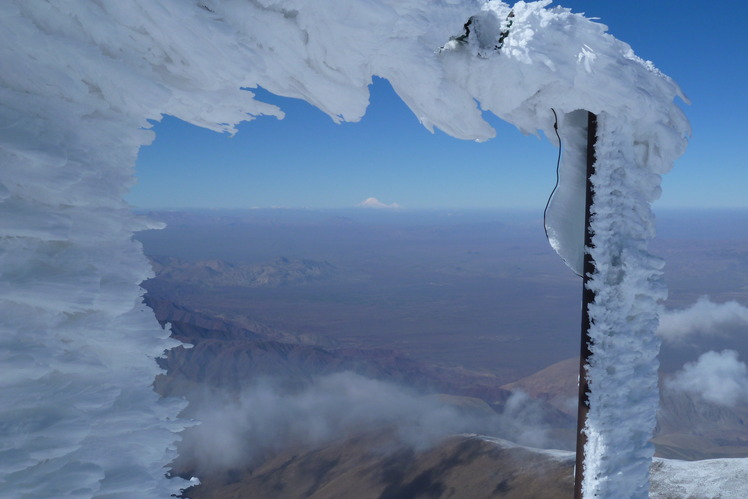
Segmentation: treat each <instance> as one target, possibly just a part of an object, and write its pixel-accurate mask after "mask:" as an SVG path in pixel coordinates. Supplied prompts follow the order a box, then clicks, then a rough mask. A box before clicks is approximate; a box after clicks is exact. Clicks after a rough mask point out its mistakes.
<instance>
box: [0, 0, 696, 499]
mask: <svg viewBox="0 0 748 499" xmlns="http://www.w3.org/2000/svg"><path fill="white" fill-rule="evenodd" d="M469 20H472V22H471V23H470V25H469V28H470V30H469V32H467V31H468V30H467V29H466V25H467V24H468V21H469ZM509 21H511V23H510V22H509ZM373 75H377V76H381V77H383V78H386V79H387V80H389V82H390V83H391V84H392V86H393V88H394V89H395V91H396V92H397V93H398V95H399V96H400V97H401V98H402V99H403V101H405V103H406V104H407V105H408V106H409V107H410V109H411V110H412V111H413V112H414V113H415V115H416V116H417V117H418V118H419V119H420V121H421V123H423V125H424V126H425V127H426V128H428V129H430V130H433V128H434V127H438V128H440V129H441V130H443V131H444V132H446V133H448V134H450V135H453V136H455V137H457V138H460V139H472V140H488V139H490V138H491V137H492V136H493V135H494V131H493V129H492V128H491V127H490V126H489V125H488V124H487V123H486V122H485V121H484V120H483V118H482V113H483V111H490V112H492V113H494V114H495V115H497V116H499V117H500V118H502V119H504V120H506V121H508V122H510V123H513V124H514V125H515V126H516V127H517V128H518V129H519V130H520V131H521V132H523V133H538V131H540V132H542V133H544V134H545V135H546V136H548V137H549V138H550V140H552V141H553V140H554V134H553V133H552V130H553V128H552V127H553V114H552V112H551V109H552V108H553V109H555V111H556V113H557V114H558V115H559V117H560V129H559V130H560V133H561V134H562V138H563V139H564V142H565V144H566V145H567V146H566V153H565V155H564V159H563V163H562V171H561V177H562V183H561V186H560V188H559V190H558V191H557V194H556V197H555V198H554V205H553V210H552V214H551V216H550V217H549V225H550V227H549V229H550V233H551V235H552V237H553V239H554V240H555V241H556V249H557V250H558V251H559V252H560V253H561V255H562V256H563V257H564V258H565V259H566V260H567V261H569V262H572V265H573V261H574V259H575V258H576V257H577V256H578V253H579V244H578V243H577V242H575V237H576V236H575V235H574V234H575V233H576V232H580V231H581V229H580V228H579V224H580V223H581V222H576V221H575V220H576V218H575V215H573V213H575V212H576V211H577V210H578V209H579V207H578V199H577V194H576V190H575V189H577V187H576V182H577V181H578V173H577V171H576V169H577V168H578V167H579V165H578V164H577V163H578V158H577V153H576V152H575V151H576V148H577V147H578V146H579V145H578V141H577V140H576V138H575V137H576V136H577V135H578V133H579V123H578V122H577V119H576V118H575V117H576V116H577V113H578V111H580V110H589V111H592V112H595V113H598V114H606V115H609V116H615V117H625V118H626V120H627V127H626V130H627V131H630V136H628V135H627V136H626V137H625V139H626V144H630V150H631V151H633V152H632V154H633V155H634V156H635V157H633V158H632V161H634V162H636V163H637V164H638V165H640V166H641V168H642V169H643V171H645V172H646V173H647V174H650V175H653V176H656V175H657V174H658V173H662V172H665V171H667V170H668V169H669V168H670V167H671V165H672V163H673V160H674V159H675V158H676V157H678V156H679V155H680V154H681V153H682V152H683V150H684V147H685V143H686V136H687V135H688V123H687V121H686V119H685V118H684V116H683V114H682V113H681V111H680V109H679V108H678V107H677V106H676V105H675V104H674V102H673V100H674V98H675V97H676V96H678V95H680V91H679V89H678V87H677V86H676V85H675V84H674V83H673V82H672V81H671V80H670V79H669V78H667V77H666V76H664V75H662V74H661V73H660V72H658V71H657V70H656V69H655V68H654V67H653V66H652V65H651V64H650V63H647V62H644V61H642V60H640V59H639V58H637V57H636V56H635V55H634V54H633V52H632V51H631V49H630V48H629V47H628V46H627V45H626V44H624V43H622V42H620V41H618V40H616V39H614V38H613V37H611V36H609V35H608V34H606V33H605V27H604V26H603V25H601V24H598V23H595V22H592V21H590V20H588V19H585V18H584V17H583V16H581V15H577V14H572V13H570V12H569V11H568V10H566V9H563V8H560V7H555V8H551V7H549V2H548V1H543V2H534V3H524V2H519V3H517V4H516V5H514V6H513V7H510V6H508V5H506V4H503V3H501V2H496V1H491V2H487V3H484V2H481V1H477V0H469V1H457V0H438V1H432V0H316V1H313V2H312V1H308V0H303V1H302V0H286V1H273V0H159V1H158V2H154V1H152V0H130V1H127V2H115V1H110V2H99V1H94V0H77V1H70V0H49V1H45V2H42V1H26V0H7V1H4V2H2V3H0V209H2V219H1V221H0V238H1V239H0V272H1V274H2V280H1V281H0V332H1V334H2V336H1V340H0V362H2V366H3V373H4V375H3V376H2V379H0V480H2V481H1V482H0V490H2V491H3V493H4V494H5V493H6V492H7V494H6V495H8V496H9V497H63V496H66V497H68V496H69V497H104V496H106V497H165V496H168V494H169V493H172V492H175V491H177V490H178V489H179V487H180V486H182V484H180V483H179V482H176V481H171V482H170V481H167V480H163V479H162V475H163V469H162V466H164V465H166V464H167V463H168V462H169V459H170V456H171V455H172V454H173V449H172V450H169V449H170V446H171V443H172V442H173V440H174V435H173V434H172V431H177V430H178V429H179V428H180V427H181V424H180V423H179V422H178V421H176V422H175V420H174V416H175V414H176V413H177V411H178V404H177V406H175V405H174V404H172V403H169V402H168V401H158V400H157V399H156V396H155V394H154V393H153V392H152V391H151V388H150V386H151V381H152V379H153V377H154V376H155V374H157V373H158V368H157V367H156V364H155V362H154V357H156V356H158V355H160V354H161V353H162V352H163V350H164V349H166V348H169V347H170V346H171V345H172V344H173V342H172V341H171V340H168V339H167V338H166V336H168V332H164V331H161V330H160V328H159V327H158V325H157V323H156V321H155V319H154V318H153V316H152V314H151V313H150V312H149V311H148V310H147V309H145V308H144V307H143V306H142V304H141V303H140V296H141V293H142V290H141V289H140V288H139V286H138V284H139V283H140V282H141V281H142V280H143V279H145V278H147V277H148V276H149V275H150V270H149V267H148V264H147V261H146V260H145V258H144V257H143V255H142V251H141V248H140V247H139V245H138V244H137V243H135V242H133V241H132V239H131V236H132V233H133V231H136V230H140V229H143V228H145V227H148V226H150V225H149V223H148V222H146V221H143V220H140V219H139V218H137V217H135V216H134V215H133V214H132V213H131V211H130V209H129V207H128V206H127V205H126V203H124V202H123V200H122V197H123V195H124V194H125V193H126V192H127V190H128V189H129V188H130V186H131V185H132V184H133V182H134V164H135V160H136V157H137V153H138V150H139V148H140V147H141V146H142V145H144V144H148V143H149V142H150V141H151V140H152V138H153V134H152V132H150V131H149V130H148V129H149V128H150V122H149V120H158V119H160V118H161V116H162V115H164V114H168V115H172V116H175V117H177V118H180V119H182V120H185V121H187V122H189V123H192V124H195V125H199V126H202V127H206V128H209V129H212V130H216V131H225V132H229V133H233V132H234V131H235V128H234V127H235V125H236V124H237V123H239V122H241V121H243V120H248V119H252V117H253V116H256V115H260V114H266V115H275V116H278V117H282V115H283V114H282V111H281V110H279V109H278V108H276V107H274V106H272V105H268V104H266V103H262V102H259V101H257V100H255V99H254V96H253V94H252V92H251V91H247V90H242V89H243V88H244V89H247V88H249V89H251V88H254V87H257V86H262V87H264V88H266V89H268V90H270V91H271V92H274V93H276V94H278V95H283V96H289V97H297V98H301V99H304V100H306V101H308V102H310V103H312V104H313V105H315V106H317V107H318V108H319V109H321V110H322V111H324V112H325V113H327V114H328V115H330V116H331V117H332V119H333V120H336V121H357V120H359V119H360V118H361V116H362V115H363V114H364V112H365V110H366V107H367V105H368V100H369V93H368V85H369V84H370V82H371V79H372V76H373ZM478 103H479V104H478ZM479 105H480V107H479ZM627 133H629V132H627ZM289 140H293V138H292V137H289ZM627 147H628V146H627ZM627 150H628V149H627ZM492 161H494V162H495V158H492ZM499 163H501V162H500V161H499ZM504 167H506V168H507V169H509V168H516V166H515V165H514V164H506V165H504ZM549 174H551V173H550V172H549ZM658 189H659V187H658V182H643V183H642V184H641V189H640V190H639V191H637V192H638V195H640V196H641V198H642V199H643V200H644V201H647V200H652V199H654V198H655V197H656V196H657V195H658Z"/></svg>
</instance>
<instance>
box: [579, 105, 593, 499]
mask: <svg viewBox="0 0 748 499" xmlns="http://www.w3.org/2000/svg"><path fill="white" fill-rule="evenodd" d="M596 139H597V116H596V115H595V114H594V113H590V112H588V113H587V181H586V184H585V210H584V228H585V230H584V247H585V248H590V247H591V246H592V230H591V229H590V214H591V211H592V194H593V192H592V176H593V175H594V174H595V143H596ZM594 271H595V262H594V260H593V259H592V254H591V253H590V252H589V251H585V252H584V271H583V275H582V279H583V281H582V282H583V285H582V341H581V348H580V354H579V407H578V410H577V462H576V467H575V468H574V499H581V498H582V480H583V477H584V446H585V444H586V443H587V438H586V436H585V433H584V425H585V423H586V421H587V413H588V412H589V407H590V405H589V404H590V402H589V383H588V381H587V364H588V363H589V360H590V356H591V355H592V352H591V350H590V344H591V342H592V338H591V337H590V314H589V305H590V304H591V303H593V302H594V301H595V293H594V291H592V290H591V289H590V288H589V287H588V286H587V281H588V280H589V278H590V276H591V275H592V273H593V272H594Z"/></svg>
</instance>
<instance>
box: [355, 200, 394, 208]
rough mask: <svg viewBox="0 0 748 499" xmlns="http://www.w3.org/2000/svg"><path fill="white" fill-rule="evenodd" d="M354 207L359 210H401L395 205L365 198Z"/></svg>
mask: <svg viewBox="0 0 748 499" xmlns="http://www.w3.org/2000/svg"><path fill="white" fill-rule="evenodd" d="M356 206H359V207H361V208H388V209H398V208H402V206H400V205H399V204H397V203H392V204H386V203H383V202H381V201H380V200H378V199H377V198H366V199H364V200H363V201H361V202H360V203H358V204H357V205H356Z"/></svg>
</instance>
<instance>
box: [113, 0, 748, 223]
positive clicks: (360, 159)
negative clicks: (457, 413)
mask: <svg viewBox="0 0 748 499" xmlns="http://www.w3.org/2000/svg"><path fill="white" fill-rule="evenodd" d="M557 4H560V5H563V6H565V7H570V8H571V9H572V10H573V11H574V12H585V13H586V15H587V16H588V17H598V18H600V22H603V23H604V24H607V25H608V27H609V31H610V33H611V34H613V35H614V36H616V37H617V38H619V39H621V40H623V41H625V42H627V43H629V44H630V45H631V46H632V47H633V48H634V51H635V52H636V53H637V54H638V55H639V56H640V57H642V58H644V59H649V60H652V61H653V62H654V63H655V65H656V66H657V67H659V68H660V69H661V70H662V71H663V72H665V73H666V74H668V75H669V76H671V77H672V78H673V79H674V80H675V81H677V82H678V83H679V84H680V85H681V87H682V88H683V90H684V92H685V93H686V95H687V96H688V97H689V98H690V99H691V101H692V105H690V106H686V105H684V106H683V107H684V109H685V112H686V114H687V115H688V117H689V119H690V120H691V125H692V127H693V137H692V140H691V143H690V145H689V147H688V150H687V151H686V154H685V155H684V156H683V158H681V159H680V160H678V161H677V162H676V166H675V168H674V170H673V171H672V172H671V173H669V174H667V175H665V176H664V179H663V196H662V199H661V200H660V201H658V202H657V205H656V206H657V207H662V208H665V207H690V208H718V207H740V208H746V207H748V195H746V192H745V191H746V188H748V159H746V158H748V64H746V63H745V54H746V53H748V36H746V35H745V34H744V32H743V31H744V29H745V21H746V20H748V4H745V3H744V2H739V1H737V0H731V1H727V2H719V3H712V4H705V3H703V2H698V3H697V2H694V1H686V2H644V1H629V2H613V1H601V0H574V1H565V2H557ZM371 93H372V97H371V104H370V107H369V110H368V111H367V114H366V116H365V117H364V118H363V119H362V121H361V122H359V123H344V124H341V125H336V124H334V123H333V122H332V121H331V120H330V118H329V117H327V116H326V115H324V114H322V113H321V112H320V111H318V110H316V109H314V108H313V107H312V106H310V105H308V104H306V103H304V102H299V101H295V100H292V99H285V98H280V97H277V96H273V95H270V94H267V93H262V94H261V96H262V98H263V100H266V101H268V102H272V103H275V104H277V105H279V106H280V107H281V108H282V109H283V110H284V111H285V112H286V118H285V119H283V120H280V121H279V120H276V119H275V118H269V117H264V118H260V119H257V120H255V121H252V122H248V123H244V124H242V125H241V126H240V127H239V133H238V134H237V135H235V136H234V137H233V138H232V137H228V136H227V135H221V134H217V133H215V132H211V131H208V130H203V129H199V128H197V127H194V126H191V125H187V124H185V123H182V122H180V121H178V120H176V119H173V118H169V117H167V118H165V119H164V120H163V121H162V122H160V123H158V124H156V125H155V127H154V130H155V131H156V134H157V137H156V140H155V142H154V143H153V145H151V146H148V147H145V148H143V149H142V150H141V153H140V156H139V159H138V178H139V183H138V185H137V186H136V187H135V188H134V189H133V191H132V193H131V194H130V195H129V196H128V198H127V200H128V201H129V202H130V203H131V204H133V205H134V206H136V207H138V208H146V209H158V208H250V207H281V206H282V207H294V208H344V207H350V206H354V205H356V204H357V203H359V202H361V201H363V200H364V199H366V198H368V197H372V196H373V197H376V198H378V199H379V200H381V201H382V202H385V203H393V202H397V203H398V204H400V205H402V206H403V207H405V208H520V209H528V208H529V209H537V210H540V211H542V209H543V207H544V206H545V201H546V198H547V196H548V194H549V193H550V191H551V189H552V188H553V183H554V180H555V176H554V175H555V173H554V168H555V160H556V149H555V148H553V147H552V146H551V145H550V144H549V143H548V142H547V141H545V140H544V139H543V140H540V139H538V138H537V137H534V136H523V135H522V134H521V133H519V132H518V131H517V130H516V129H514V128H513V127H512V126H510V125H507V124H505V123H503V122H501V121H500V120H498V119H496V118H495V117H493V116H488V117H487V119H488V120H489V122H490V123H492V124H493V125H494V126H495V128H496V129H497V137H496V138H495V139H493V140H491V141H488V142H486V143H482V144H478V143H475V142H469V141H460V140H457V139H454V138H451V137H448V136H446V135H445V134H443V133H441V132H439V131H437V132H436V133H435V134H434V135H432V134H430V133H429V132H428V131H427V130H426V129H425V128H423V127H422V126H421V125H420V124H419V123H418V120H417V119H416V118H415V116H413V114H412V113H411V112H410V111H409V110H408V109H407V107H406V106H405V105H404V104H403V103H402V102H401V101H400V100H399V99H398V97H397V96H396V95H395V94H394V92H393V91H392V89H391V87H390V86H389V84H388V83H387V82H386V81H384V80H381V79H378V80H375V82H374V84H373V85H372V87H371Z"/></svg>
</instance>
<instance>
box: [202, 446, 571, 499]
mask: <svg viewBox="0 0 748 499" xmlns="http://www.w3.org/2000/svg"><path fill="white" fill-rule="evenodd" d="M383 442H384V443H383ZM387 443H389V442H388V441H387V439H386V438H383V436H382V435H381V434H365V435H359V436H356V437H354V438H350V439H348V440H344V441H339V442H335V443H333V444H330V445H327V446H326V447H324V448H322V449H303V450H291V451H287V452H284V453H282V454H280V455H278V456H275V457H274V458H272V459H270V460H268V461H266V462H265V463H263V464H262V465H261V466H260V467H258V468H256V469H253V470H251V472H250V471H245V472H234V473H227V474H225V475H222V476H218V477H211V478H207V479H206V480H205V481H204V482H203V484H202V485H200V486H198V487H195V488H194V489H192V490H190V491H189V492H188V494H189V497H190V498H192V499H240V498H250V497H252V498H267V499H270V498H281V497H282V498H284V499H303V498H310V499H350V498H353V497H355V498H357V499H409V498H422V499H427V498H443V499H448V498H452V499H466V498H471V499H483V498H486V499H488V498H495V497H503V498H506V499H527V498H535V499H555V498H560V497H571V496H572V495H573V488H574V482H573V467H574V462H573V459H570V458H569V457H568V456H566V457H555V456H549V455H547V454H542V453H538V452H532V451H529V450H526V449H524V448H520V447H514V446H511V445H508V443H506V442H505V443H503V444H502V443H496V442H488V441H485V440H482V439H480V438H475V437H470V436H455V437H451V438H448V439H447V440H445V441H443V442H442V443H441V444H439V445H437V446H435V447H432V448H430V449H428V450H425V451H422V452H414V451H413V450H410V449H399V450H397V449H382V447H383V445H386V444H387Z"/></svg>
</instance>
